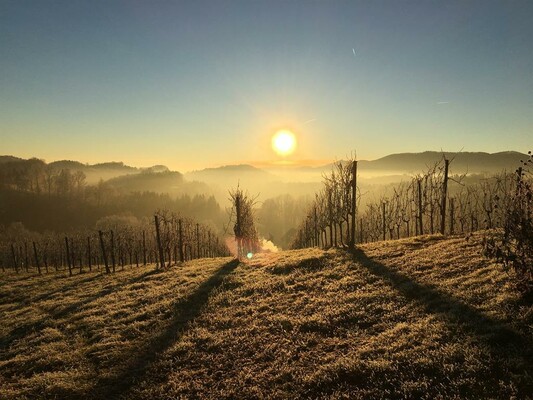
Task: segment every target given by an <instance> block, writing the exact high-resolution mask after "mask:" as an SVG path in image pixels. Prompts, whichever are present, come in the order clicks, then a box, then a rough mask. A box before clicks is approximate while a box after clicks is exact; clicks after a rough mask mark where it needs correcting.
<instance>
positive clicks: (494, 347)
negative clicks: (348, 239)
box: [352, 249, 533, 375]
mask: <svg viewBox="0 0 533 400" xmlns="http://www.w3.org/2000/svg"><path fill="white" fill-rule="evenodd" d="M352 255H353V260H354V261H355V262H358V263H359V264H360V265H362V266H364V267H365V268H367V269H368V270H369V271H370V272H371V273H372V274H374V275H375V276H378V277H380V278H382V279H383V280H385V281H386V282H388V283H389V284H390V285H391V286H392V287H393V288H394V289H396V290H398V291H399V292H400V293H401V294H402V295H403V296H404V297H405V298H407V299H408V300H411V301H413V302H415V303H417V304H419V305H420V306H422V307H423V308H424V311H425V312H427V313H431V314H438V315H439V316H442V317H443V318H444V319H445V320H447V321H448V322H452V323H456V324H458V325H459V326H461V327H462V328H463V329H465V330H466V331H468V332H470V333H472V334H474V335H475V336H476V338H477V339H479V340H480V341H481V342H483V343H484V344H485V345H486V346H487V348H488V349H489V350H490V352H491V354H493V355H496V356H497V357H499V358H501V359H511V358H513V359H515V360H516V359H519V360H521V361H523V362H522V366H524V368H526V369H527V373H528V375H531V374H532V373H533V368H532V364H531V360H532V359H533V351H531V349H533V347H532V342H531V339H530V338H529V337H527V336H523V335H522V334H521V333H520V332H518V331H516V330H514V329H512V328H511V327H509V326H506V325H505V323H504V322H502V321H498V320H495V319H493V318H490V317H488V316H486V315H484V314H483V313H482V312H481V311H479V310H477V309H476V308H474V307H472V306H470V305H468V304H466V303H464V302H463V301H461V300H460V299H457V298H454V297H453V296H452V295H450V294H448V293H444V292H442V291H440V290H438V289H436V288H433V287H430V286H427V285H424V284H421V283H419V282H417V281H415V280H414V279H413V278H411V277H409V276H407V275H405V274H403V273H401V272H398V271H394V270H392V269H391V268H389V267H387V266H385V265H383V264H381V263H379V262H377V261H374V260H372V259H371V258H369V257H368V256H367V255H366V254H365V253H364V252H363V251H362V250H359V249H356V250H355V251H353V252H352ZM517 368H518V366H517Z"/></svg>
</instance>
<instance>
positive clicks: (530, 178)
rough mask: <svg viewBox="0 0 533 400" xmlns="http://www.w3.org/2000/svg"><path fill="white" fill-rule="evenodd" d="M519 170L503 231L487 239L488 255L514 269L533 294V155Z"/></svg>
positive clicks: (522, 287) (522, 286) (527, 291)
mask: <svg viewBox="0 0 533 400" xmlns="http://www.w3.org/2000/svg"><path fill="white" fill-rule="evenodd" d="M528 154H529V157H528V159H527V160H525V161H523V162H522V163H523V165H522V166H521V167H519V168H518V169H517V170H516V183H515V184H514V186H513V189H512V193H511V199H510V202H509V205H508V207H507V209H506V210H504V225H503V232H501V233H499V234H495V233H491V234H488V235H487V236H486V237H485V240H484V251H485V255H487V256H489V257H491V258H495V259H496V260H498V261H499V262H501V263H503V265H504V266H505V267H507V268H509V269H512V270H514V272H515V276H516V280H517V286H518V288H519V289H520V290H522V291H523V292H524V293H525V294H528V295H532V294H533V171H532V168H533V154H532V153H531V151H530V152H528Z"/></svg>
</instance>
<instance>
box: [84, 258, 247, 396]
mask: <svg viewBox="0 0 533 400" xmlns="http://www.w3.org/2000/svg"><path fill="white" fill-rule="evenodd" d="M238 265H239V261H238V260H233V261H230V262H228V263H226V264H224V265H223V266H222V267H221V268H220V269H219V270H218V271H217V272H216V273H215V274H214V275H212V276H211V277H210V278H209V279H208V280H207V281H205V282H204V283H202V284H201V285H200V286H199V287H198V289H196V291H195V292H194V293H192V294H191V295H190V296H189V297H187V298H185V299H182V300H180V301H178V302H177V303H175V304H174V309H173V314H172V317H171V320H170V322H169V323H168V325H167V326H166V328H165V329H164V330H162V331H161V332H159V334H156V335H155V336H154V337H152V338H151V339H150V340H149V341H148V342H147V343H146V344H145V345H144V346H143V347H142V348H140V349H139V350H138V351H137V352H136V353H135V354H134V355H132V358H131V361H130V363H129V365H128V367H127V368H126V369H124V370H123V371H122V372H121V373H119V374H118V375H115V376H113V377H111V378H104V379H101V380H99V381H98V382H97V383H96V385H95V388H96V390H95V392H94V393H93V394H94V397H95V398H97V399H106V400H107V399H118V398H120V397H121V396H123V395H125V394H126V393H127V392H128V391H129V390H130V389H131V388H132V387H133V385H134V384H135V383H136V382H140V381H142V379H143V377H144V376H145V374H146V372H147V371H148V368H149V366H150V364H151V363H152V362H154V361H155V360H156V358H157V356H158V354H160V353H162V352H164V351H165V350H167V349H168V348H169V347H170V346H172V344H174V343H175V342H176V341H177V340H179V339H180V338H181V337H182V335H183V334H184V333H185V329H186V326H187V324H188V323H189V322H191V321H192V320H193V319H195V318H196V317H197V316H198V315H199V314H200V313H201V312H202V309H203V308H204V306H205V305H206V304H207V301H208V300H209V296H210V294H211V293H212V292H213V290H215V289H216V288H218V287H219V286H220V285H221V284H222V282H223V280H224V278H225V277H226V276H227V275H228V274H230V273H231V272H232V271H233V270H234V269H235V268H237V266H238Z"/></svg>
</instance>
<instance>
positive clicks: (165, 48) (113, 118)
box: [0, 0, 533, 171]
mask: <svg viewBox="0 0 533 400" xmlns="http://www.w3.org/2000/svg"><path fill="white" fill-rule="evenodd" d="M532 21H533V2H531V1H497V2H493V1H486V0H483V1H442V2H437V1H425V0H424V1H417V2H412V1H392V0H391V1H361V2H356V1H346V2H343V1H249V0H248V1H224V0H214V1H209V2H204V1H147V0H146V1H131V0H129V1H110V0H105V1H75V0H65V1H46V0H37V1H25V0H13V1H7V0H0V154H13V155H16V156H21V157H31V156H36V157H39V158H43V159H45V160H47V161H52V160H57V159H76V160H80V161H82V162H89V163H94V162H103V161H111V160H115V161H124V162H126V163H127V164H131V165H136V166H148V165H152V164H165V165H168V166H170V167H171V168H174V169H178V170H181V171H185V170H190V169H193V168H201V167H206V166H216V165H221V164H229V163H237V162H255V163H265V162H270V161H276V160H279V157H278V156H276V155H275V154H274V153H273V152H272V150H271V149H270V138H271V136H272V135H273V133H274V132H275V131H276V129H280V128H288V129H292V130H293V131H294V132H295V133H296V135H297V136H298V140H299V147H298V150H297V152H296V153H295V154H294V155H293V156H292V157H291V160H294V161H298V160H317V161H322V160H329V159H333V158H342V157H344V156H345V155H347V154H349V153H350V152H352V151H353V150H356V151H357V155H358V158H359V159H374V158H378V157H381V156H384V155H387V154H390V153H397V152H418V151H423V150H440V149H443V150H446V151H459V150H461V149H464V151H488V152H496V151H502V150H517V151H522V152H527V151H528V150H530V149H532V147H533V23H532ZM354 53H355V54H354ZM307 162H309V161H307ZM311 162H312V161H311Z"/></svg>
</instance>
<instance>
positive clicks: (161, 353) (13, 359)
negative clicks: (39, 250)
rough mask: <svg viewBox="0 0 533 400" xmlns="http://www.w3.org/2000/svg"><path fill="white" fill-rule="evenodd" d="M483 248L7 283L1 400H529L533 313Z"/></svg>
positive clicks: (319, 254) (208, 264)
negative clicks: (260, 399)
mask: <svg viewBox="0 0 533 400" xmlns="http://www.w3.org/2000/svg"><path fill="white" fill-rule="evenodd" d="M480 253H481V246H480V235H479V234H474V235H473V236H470V237H469V238H465V237H464V236H463V237H451V238H449V239H444V238H443V237H441V236H422V237H417V238H412V239H404V240H396V241H388V242H377V243H371V244H366V245H362V246H361V247H360V248H359V249H358V250H356V251H355V254H350V253H347V252H346V251H344V250H329V251H323V250H318V249H305V250H292V251H285V252H279V253H271V254H261V255H258V256H255V257H254V258H252V259H251V260H250V261H246V262H241V263H239V262H237V261H234V260H232V259H231V258H215V259H210V260H206V259H200V260H194V261H190V262H186V263H184V264H180V265H175V266H172V267H171V268H170V269H168V270H165V271H157V270H155V268H154V266H153V265H151V266H147V267H140V268H137V267H133V268H131V267H129V266H128V267H126V269H125V270H124V271H117V272H116V273H115V274H112V275H104V274H100V273H98V272H93V273H83V274H78V275H75V276H73V277H68V276H66V275H65V276H61V275H60V274H58V273H53V274H50V275H44V276H37V275H28V274H19V275H15V274H7V275H5V276H4V278H3V280H2V283H1V286H0V295H1V305H0V312H1V314H2V324H1V328H0V329H1V330H0V335H1V336H0V345H1V353H0V371H1V372H0V393H1V394H2V396H1V397H2V399H45V398H46V399H51V398H54V399H73V398H74V399H75V398H83V399H115V398H116V399H119V398H123V399H175V398H210V399H222V398H227V399H229V398H302V399H303V398H352V399H358V398H360V399H380V398H427V399H434V398H446V399H449V398H471V399H479V398H528V396H530V395H531V393H533V365H532V362H531V360H532V359H533V351H532V349H533V347H532V346H531V344H532V343H533V341H532V339H533V331H532V329H531V326H532V323H533V315H532V314H531V309H530V308H529V307H527V305H525V304H523V303H522V300H520V296H519V294H518V293H517V292H516V291H515V290H514V289H513V287H512V280H511V279H510V276H508V275H507V274H506V273H505V272H504V271H503V270H502V268H501V266H499V265H496V264H493V263H491V262H490V261H489V260H487V259H485V258H483V257H482V256H481V255H480Z"/></svg>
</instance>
